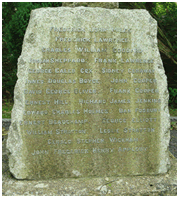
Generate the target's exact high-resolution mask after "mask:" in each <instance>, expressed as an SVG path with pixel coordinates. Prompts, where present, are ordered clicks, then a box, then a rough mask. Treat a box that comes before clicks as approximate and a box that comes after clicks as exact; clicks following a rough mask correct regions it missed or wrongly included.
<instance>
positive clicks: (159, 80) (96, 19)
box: [7, 7, 170, 192]
mask: <svg viewBox="0 0 179 198" xmlns="http://www.w3.org/2000/svg"><path fill="white" fill-rule="evenodd" d="M51 27H66V28H76V27H81V28H83V27H85V28H86V30H89V29H90V28H94V27H96V28H104V27H105V28H107V29H110V28H114V27H122V28H123V29H124V28H127V29H128V30H129V29H131V31H128V32H124V33H120V32H117V31H114V32H112V31H111V30H110V31H107V33H101V32H97V33H95V32H93V33H90V31H86V32H85V35H82V33H80V32H77V33H76V32H75V33H74V32H72V33H68V32H63V33H60V34H59V33H57V32H55V31H54V29H53V28H51ZM57 35H58V36H59V35H60V36H62V37H67V36H68V37H71V38H72V37H73V38H76V37H79V38H81V37H90V38H91V40H92V41H91V42H89V43H85V45H84V46H83V47H87V48H89V49H90V48H91V47H100V46H101V45H99V43H97V42H95V41H93V40H95V39H97V40H98V39H99V40H100V39H101V37H102V38H104V37H106V38H111V37H112V38H113V39H119V40H120V39H121V38H123V37H124V38H125V37H127V39H128V42H126V43H123V42H119V43H116V40H115V42H112V43H103V47H106V48H107V53H101V54H100V53H79V52H78V53H77V51H75V49H76V47H80V46H81V43H80V42H76V41H75V42H70V43H62V44H61V43H60V44H59V43H58V42H56V41H55V38H57V41H58V37H57ZM122 35H123V36H122ZM60 36H59V37H60ZM68 44H69V46H70V48H71V53H68V54H67V53H62V54H60V55H59V56H61V57H62V56H65V58H70V59H73V58H74V59H78V58H84V59H85V60H86V62H85V63H84V64H83V63H74V64H71V63H69V64H68V63H67V64H62V65H63V66H62V68H63V69H64V68H70V69H73V68H76V70H77V71H78V72H76V73H75V74H74V75H73V77H74V79H77V80H78V78H79V75H81V76H82V74H80V68H82V67H84V68H88V69H93V70H94V71H95V72H94V73H92V74H86V76H88V78H89V79H93V78H97V79H100V82H102V83H101V84H99V85H94V84H92V85H90V86H89V88H91V87H93V88H96V89H97V90H98V93H97V94H96V93H93V94H91V95H90V94H88V95H85V94H84V95H83V98H84V99H88V98H90V99H96V98H97V99H98V98H102V97H103V98H105V99H106V100H107V101H109V100H110V99H111V98H110V97H114V98H115V99H118V98H119V97H117V95H116V94H114V93H109V88H110V87H112V85H111V82H110V81H109V80H110V79H112V76H111V75H102V74H101V73H100V72H101V70H100V69H101V67H106V68H115V69H120V70H121V69H124V73H123V74H122V75H121V76H122V77H123V78H126V79H128V81H129V83H127V84H124V85H122V88H123V89H130V90H131V93H130V95H129V96H128V99H129V98H130V100H131V104H130V108H131V112H130V113H128V114H125V113H123V114H119V111H118V108H119V106H115V105H111V104H107V105H106V106H107V107H106V106H105V105H104V106H102V107H103V108H109V112H110V113H109V114H108V115H104V116H103V114H94V115H89V114H88V115H85V116H86V119H87V121H88V123H87V124H84V125H82V127H81V125H80V124H76V125H73V127H74V128H72V129H76V130H79V129H81V128H82V129H86V130H87V133H86V134H84V135H83V136H81V134H80V135H79V134H74V135H64V136H63V137H65V138H64V139H65V140H68V139H70V141H72V144H69V145H68V147H67V146H66V144H65V145H57V146H56V147H55V146H54V145H52V144H51V143H49V141H48V140H49V138H50V140H51V139H54V140H56V139H58V140H61V139H62V137H61V136H57V134H52V135H51V134H50V135H41V136H40V135H29V134H27V130H37V129H41V128H42V125H40V126H37V125H35V124H34V125H31V126H30V127H29V126H27V125H25V124H24V123H25V122H24V120H27V121H28V120H34V119H35V121H36V120H42V119H44V120H45V124H44V126H43V127H44V128H43V129H41V130H49V129H52V130H53V132H55V130H56V129H58V128H57V127H59V128H60V129H62V128H63V126H62V125H60V124H58V125H50V126H49V125H48V123H49V120H50V119H54V120H55V119H63V116H61V117H60V118H59V117H58V118H57V117H55V115H52V114H50V113H49V114H48V115H44V116H43V117H42V116H41V115H30V116H27V115H25V114H24V112H25V111H30V110H37V109H38V107H35V106H32V107H31V106H27V105H26V104H25V101H26V100H42V99H46V100H47V99H49V100H51V103H52V101H53V99H62V100H64V99H68V100H70V104H69V106H68V107H69V108H70V109H71V110H76V109H80V110H81V109H82V108H83V105H81V104H79V103H78V100H79V99H80V97H81V98H82V96H81V95H80V94H74V92H73V94H70V95H68V96H66V95H65V94H64V95H63V94H62V95H58V97H57V96H56V97H55V95H50V94H45V90H46V87H48V88H49V89H53V88H54V87H55V88H57V87H58V89H70V90H72V91H73V90H74V88H78V89H86V87H87V86H86V85H85V84H78V83H76V84H75V85H71V86H69V85H68V84H67V85H51V87H50V85H49V84H45V83H47V80H48V78H49V77H48V76H47V75H46V74H39V75H38V77H36V78H37V79H39V80H43V81H44V82H45V83H44V84H43V85H40V84H34V85H33V84H26V80H28V79H29V80H31V79H32V77H33V75H31V74H30V73H28V71H29V69H41V68H47V69H49V68H50V69H52V70H54V68H55V67H60V66H59V64H58V63H55V64H54V65H52V64H51V65H50V64H46V63H42V64H41V63H34V64H33V63H30V59H48V58H51V57H52V53H51V54H50V53H43V51H42V48H55V47H57V45H60V47H62V48H68V47H69V46H68ZM83 44H84V43H83ZM113 48H130V49H134V48H137V49H139V48H141V49H142V53H141V54H140V53H139V54H135V53H133V52H132V53H131V54H130V55H128V54H127V53H126V54H121V53H113V52H112V49H113ZM96 57H97V58H98V59H99V58H101V59H105V58H106V57H107V58H111V57H112V58H113V59H115V60H117V63H113V64H111V63H110V64H111V65H110V64H109V65H107V63H105V64H103V65H101V63H100V62H95V61H94V58H96ZM55 58H58V56H56V57H55ZM129 58H131V59H136V58H138V59H140V60H143V59H145V60H146V59H147V60H152V61H151V62H150V61H149V62H147V63H146V62H145V63H139V62H137V63H129V60H128V59H129ZM122 60H124V61H125V62H124V63H123V61H122ZM49 65H50V66H49ZM126 68H127V69H126ZM128 68H132V69H134V70H135V71H137V70H138V69H141V68H142V69H148V70H152V71H154V72H153V73H150V74H143V75H142V74H141V72H139V73H136V72H134V73H129V70H128ZM53 75H54V76H53V78H56V79H58V78H59V75H58V74H53ZM62 75H63V74H62ZM17 76H18V80H17V83H16V86H15V91H14V107H13V110H12V123H11V126H10V129H9V135H8V140H7V149H8V153H9V167H10V171H11V173H12V174H13V175H14V177H15V178H17V179H42V178H45V179H47V178H59V177H64V178H67V177H72V178H73V177H83V178H84V177H92V176H97V177H99V176H103V177H105V176H106V177H111V176H126V175H128V176H131V175H156V174H164V173H167V171H168V170H169V165H170V162H169V153H168V147H169V140H170V133H169V129H170V120H169V119H170V116H169V111H168V98H169V95H168V90H167V80H166V75H165V71H164V68H163V64H162V60H161V57H160V54H159V50H158V46H157V22H156V21H155V20H154V19H153V18H152V17H151V16H150V15H149V13H148V12H147V11H146V10H120V9H104V8H98V7H96V8H91V7H87V8H86V7H76V8H68V7H60V8H40V9H36V10H33V11H32V12H31V17H30V21H29V25H28V27H27V30H26V33H25V36H24V42H23V46H22V53H21V56H20V57H19V59H18V73H17ZM34 76H35V75H34ZM49 76H50V74H49ZM81 76H80V77H81ZM121 76H120V77H121ZM144 76H145V78H150V79H155V80H156V83H155V84H154V85H151V84H149V85H148V84H145V83H144V84H140V89H141V90H145V89H149V88H150V89H155V90H157V92H156V93H154V94H153V93H151V94H150V93H147V94H144V93H136V91H135V90H136V86H138V87H139V85H136V84H135V83H133V81H134V78H143V77H144ZM61 77H62V76H61ZM113 77H114V76H113ZM115 77H119V76H117V75H115ZM122 77H121V78H122ZM34 78H35V77H34ZM69 87H70V88H69ZM115 87H116V88H119V87H121V84H118V85H115ZM55 88H54V89H55ZM30 89H31V90H32V89H34V90H35V89H36V90H38V89H42V94H41V95H40V94H39V95H38V94H34V95H33V94H30V93H28V94H27V93H26V92H25V91H24V90H30ZM25 93H26V94H25ZM152 94H153V95H152ZM124 95H125V94H123V95H122V96H121V95H120V96H121V97H124ZM151 96H152V97H153V98H156V99H157V100H160V101H161V102H160V103H159V104H151V103H149V104H137V102H136V101H137V99H141V98H142V99H145V98H147V99H148V98H151ZM96 106H98V105H96ZM96 106H95V107H94V106H93V105H92V106H91V108H92V109H93V108H94V109H95V108H97V107H96ZM156 106H157V107H156ZM102 107H101V106H100V105H99V106H98V108H102ZM139 107H140V108H158V109H159V111H158V112H157V113H153V114H151V115H150V114H147V113H146V114H141V113H136V112H135V109H136V108H139ZM58 108H59V107H58ZM58 108H57V106H56V105H55V104H52V105H50V106H41V109H39V110H44V111H45V110H47V111H48V112H51V110H52V109H58ZM60 108H61V107H60ZM60 108H59V109H60ZM88 108H89V107H88ZM120 108H124V106H120ZM127 108H129V107H127ZM82 110H83V109H82ZM149 115H150V116H149ZM154 115H155V116H154ZM77 116H78V119H80V120H83V119H84V117H85V116H84V114H82V113H81V114H79V115H75V114H74V115H69V116H68V117H67V119H69V120H72V119H76V117H77ZM137 116H138V117H137ZM119 117H120V118H126V119H127V124H126V125H125V123H123V124H121V125H120V124H118V125H117V124H116V125H115V127H116V128H117V127H118V128H119V129H120V133H119V134H115V135H113V134H112V135H111V136H109V135H107V134H101V133H100V132H99V127H101V128H102V129H103V128H109V126H110V127H113V126H114V124H113V125H112V124H111V125H110V124H109V125H108V124H107V123H105V124H104V123H102V119H103V118H104V119H106V118H112V119H114V118H119ZM136 117H137V118H140V119H141V121H140V123H141V124H139V122H137V121H136V122H135V121H134V122H133V118H136ZM148 117H149V118H152V119H153V117H154V118H155V122H154V121H153V122H151V123H148V121H142V120H143V119H144V120H148V119H149V118H148ZM134 120H135V119H134ZM136 120H137V119H136ZM142 122H143V123H142ZM20 123H21V124H22V125H20ZM68 126H69V125H65V126H64V128H65V127H66V129H68ZM141 126H143V127H146V128H147V127H150V128H151V127H154V128H155V132H154V133H144V132H142V133H138V134H137V135H136V134H134V133H132V134H129V133H127V135H126V133H124V128H125V127H128V128H130V127H131V128H132V127H141ZM70 129H71V128H70ZM110 137H117V138H124V139H125V138H126V139H127V138H138V139H139V141H138V139H137V141H136V142H132V143H131V142H130V143H128V142H126V143H124V144H123V143H122V142H110V141H109V138H110ZM77 138H86V139H89V138H99V139H100V140H101V139H102V140H103V139H104V143H102V144H96V143H90V144H78V142H77ZM127 141H128V140H127ZM131 145H132V146H131ZM126 147H130V150H129V152H128V151H126ZM66 148H67V150H69V149H71V150H73V149H76V148H78V149H81V150H83V149H88V150H89V153H88V154H86V153H85V154H84V153H83V154H81V153H80V154H79V155H75V154H69V153H68V155H67V154H64V155H59V154H57V153H55V149H66ZM96 148H97V149H98V148H99V152H98V153H95V152H96V151H95V152H93V150H94V149H96ZM105 148H107V149H108V150H110V149H111V150H110V151H111V153H107V154H106V153H100V152H101V150H100V149H105ZM113 148H114V149H113ZM121 148H122V149H123V150H121ZM133 148H134V149H133ZM138 148H142V149H141V150H139V149H138ZM144 148H145V149H144ZM40 149H42V151H43V153H42V154H41V155H39V150H40ZM45 149H46V150H47V152H46V153H45V154H44V151H46V150H45ZM112 149H113V150H114V152H113V150H112ZM36 150H38V153H36V152H35V151H36ZM108 150H107V151H108ZM83 151H84V150H83ZM33 152H34V153H33ZM68 152H69V151H68ZM112 152H113V153H112ZM102 189H103V191H104V192H106V191H107V190H106V187H103V188H102Z"/></svg>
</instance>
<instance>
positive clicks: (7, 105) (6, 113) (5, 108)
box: [2, 99, 13, 118]
mask: <svg viewBox="0 0 179 198" xmlns="http://www.w3.org/2000/svg"><path fill="white" fill-rule="evenodd" d="M12 107H13V101H12V100H7V99H3V100H2V118H11V111H12Z"/></svg>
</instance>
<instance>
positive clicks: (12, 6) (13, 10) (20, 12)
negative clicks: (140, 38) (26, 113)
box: [2, 2, 177, 109]
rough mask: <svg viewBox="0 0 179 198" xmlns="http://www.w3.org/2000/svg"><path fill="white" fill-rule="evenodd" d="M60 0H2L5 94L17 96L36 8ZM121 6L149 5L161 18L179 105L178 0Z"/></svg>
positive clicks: (162, 44) (173, 102)
mask: <svg viewBox="0 0 179 198" xmlns="http://www.w3.org/2000/svg"><path fill="white" fill-rule="evenodd" d="M60 6H62V3H60V2H48V3H47V2H40V3H35V2H3V3H2V19H3V21H2V33H3V35H2V44H3V46H2V49H3V50H2V95H3V102H4V103H5V104H7V101H9V100H13V92H14V86H15V83H16V80H17V76H16V72H17V59H18V57H19V56H20V53H21V49H22V42H23V37H24V34H25V30H26V28H27V25H28V21H29V17H30V12H31V10H32V9H36V8H40V7H60ZM119 7H120V9H146V10H148V11H149V12H150V14H151V15H152V17H153V18H155V19H156V20H157V22H158V45H159V50H160V53H161V57H162V60H163V64H164V68H165V71H166V75H167V79H168V86H169V93H170V100H169V104H170V107H171V108H172V109H175V108H176V107H177V4H176V3H175V2H128V3H125V2H122V3H119Z"/></svg>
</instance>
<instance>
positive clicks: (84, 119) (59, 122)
mask: <svg viewBox="0 0 179 198" xmlns="http://www.w3.org/2000/svg"><path fill="white" fill-rule="evenodd" d="M48 31H49V32H50V34H51V36H52V41H51V43H50V46H48V47H47V46H43V45H42V46H40V49H39V51H40V52H41V53H42V54H43V58H37V57H35V55H34V56H33V57H30V59H29V65H30V67H29V69H28V73H29V75H28V79H26V84H25V85H26V86H25V89H24V94H25V97H26V98H25V107H26V108H25V111H24V113H23V116H24V117H23V120H21V121H20V126H26V128H27V130H26V135H27V136H29V137H31V138H32V139H33V138H36V137H38V138H40V137H47V138H46V141H45V142H43V145H44V147H43V148H40V147H39V146H38V145H36V146H37V148H36V149H35V150H34V151H33V152H32V153H31V155H32V156H34V157H35V156H40V155H54V156H59V155H87V154H92V155H96V154H105V155H111V154H112V153H114V152H116V153H118V155H119V156H120V155H121V153H130V152H133V153H135V152H143V153H145V152H147V151H150V150H151V149H152V148H151V147H150V145H147V144H146V141H145V134H150V135H151V136H152V135H153V134H155V133H156V131H157V128H156V125H155V123H157V122H159V120H158V118H157V117H158V116H157V115H158V114H159V113H160V103H161V99H160V98H158V96H159V90H158V89H157V80H156V79H155V75H154V72H155V71H154V68H153V64H154V59H153V57H152V56H151V57H145V50H144V49H142V46H140V47H130V46H132V43H133V40H131V34H133V29H132V28H127V27H121V28H115V27H112V28H105V27H104V28H87V27H79V28H71V27H50V29H48ZM74 33H78V36H77V37H76V36H74ZM85 33H87V35H88V36H85ZM114 33H119V35H118V36H117V37H115V36H113V35H114ZM66 35H68V36H66ZM89 35H91V37H90V36H89ZM129 44H130V45H129ZM34 96H37V97H34ZM72 145H73V147H72Z"/></svg>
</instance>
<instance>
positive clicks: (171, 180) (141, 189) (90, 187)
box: [2, 155, 177, 196]
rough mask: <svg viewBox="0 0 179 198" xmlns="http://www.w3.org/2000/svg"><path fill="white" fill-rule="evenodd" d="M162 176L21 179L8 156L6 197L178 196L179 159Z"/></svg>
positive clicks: (4, 164) (4, 173)
mask: <svg viewBox="0 0 179 198" xmlns="http://www.w3.org/2000/svg"><path fill="white" fill-rule="evenodd" d="M170 162H171V169H170V170H169V172H168V173H167V174H164V175H158V176H135V177H107V178H104V177H101V178H99V177H96V178H65V179H64V178H63V179H52V180H38V181H35V180H33V181H32V180H30V181H29V180H17V179H15V178H13V177H12V176H11V174H10V171H9V167H8V157H7V155H3V157H2V196H176V195H177V165H176V163H177V160H176V159H175V158H174V157H173V156H172V155H170Z"/></svg>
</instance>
